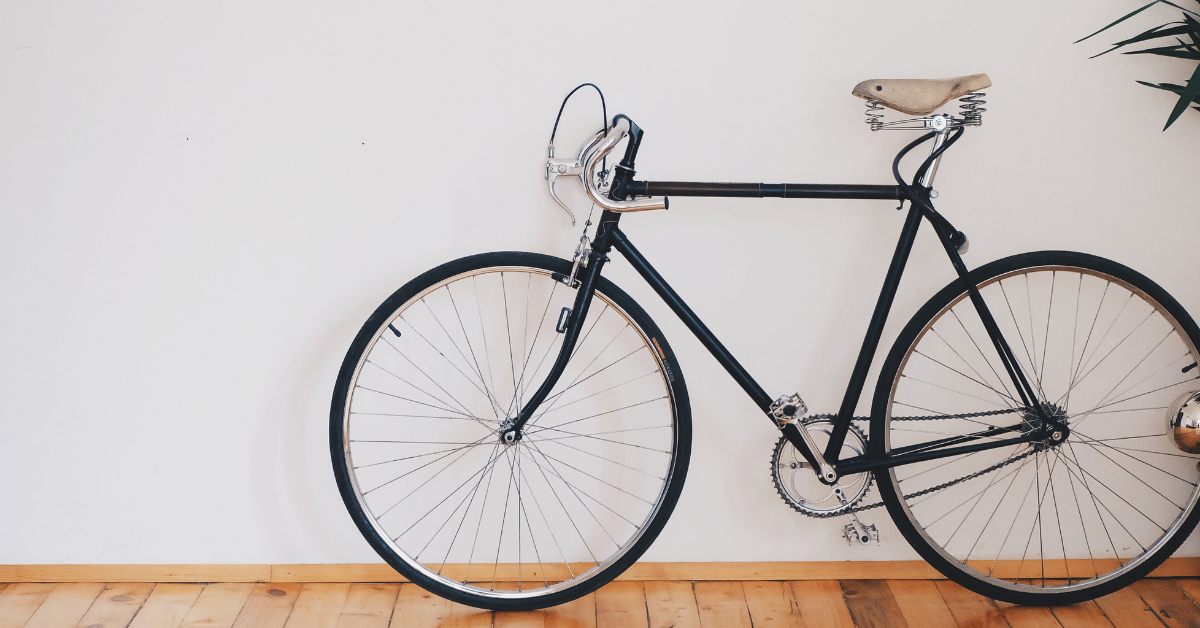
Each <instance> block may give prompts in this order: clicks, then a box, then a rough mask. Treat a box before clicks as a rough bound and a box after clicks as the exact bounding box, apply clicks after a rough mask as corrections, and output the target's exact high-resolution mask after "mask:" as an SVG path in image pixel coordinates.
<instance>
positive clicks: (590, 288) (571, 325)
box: [506, 118, 1066, 476]
mask: <svg viewBox="0 0 1200 628" xmlns="http://www.w3.org/2000/svg"><path fill="white" fill-rule="evenodd" d="M614 120H615V118H614ZM630 127H631V128H630V140H629V142H628V144H627V145H626V150H625V155H624V158H623V159H622V160H621V162H620V164H618V165H617V166H616V167H615V173H614V182H613V185H612V188H611V190H612V191H611V192H610V195H609V196H610V198H611V199H612V200H617V201H620V200H626V199H627V198H630V197H633V196H651V195H653V196H659V195H662V196H665V195H667V194H671V195H675V196H709V197H768V196H774V197H782V198H842V199H865V200H871V199H874V200H880V199H885V200H899V201H901V202H902V204H903V201H909V202H910V205H909V209H908V214H907V216H906V218H905V221H904V226H903V228H902V229H901V231H900V237H899V241H898V242H897V244H896V250H895V252H894V253H893V254H892V261H891V265H890V266H889V267H888V271H887V275H886V276H885V278H884V281H883V287H882V288H881V289H880V293H879V299H878V300H877V301H876V304H875V309H874V312H873V313H872V315H871V321H870V323H869V325H868V326H867V333H866V337H865V338H864V339H863V343H862V347H861V349H860V350H859V353H858V358H857V360H856V362H855V364H854V370H853V371H852V372H851V375H850V381H849V383H848V384H847V386H846V393H845V395H844V396H843V398H842V404H841V407H840V409H839V410H838V414H837V417H836V419H835V420H834V427H833V430H832V432H831V433H830V437H829V443H828V445H827V446H826V450H825V451H824V452H822V454H823V458H824V460H825V462H827V463H828V464H830V465H832V466H833V468H834V470H835V471H837V474H838V475H839V476H841V475H846V474H852V473H860V472H864V471H875V470H880V469H886V468H890V467H895V466H900V465H905V464H912V463H916V462H924V461H927V460H934V459H937V458H945V457H949V456H957V455H961V454H967V453H973V452H977V451H984V450H987V449H996V448H1000V447H1007V446H1010V445H1015V444H1019V443H1027V442H1032V441H1035V440H1043V439H1045V438H1046V432H1047V431H1048V430H1050V429H1061V430H1064V431H1065V430H1066V426H1065V425H1063V424H1061V423H1060V422H1058V421H1055V420H1053V419H1051V418H1049V417H1047V416H1046V413H1045V411H1044V409H1043V408H1041V406H1040V405H1039V404H1038V403H1037V402H1036V399H1037V397H1036V396H1035V394H1034V392H1033V389H1032V387H1031V386H1030V385H1029V383H1028V381H1027V380H1026V378H1025V375H1024V373H1023V372H1022V370H1021V368H1020V366H1019V365H1018V364H1017V361H1016V358H1015V356H1014V355H1013V353H1012V350H1011V349H1010V348H1009V346H1008V344H1007V342H1006V341H1005V340H1004V338H1003V336H1002V335H1001V334H1000V331H999V328H998V327H997V325H996V322H995V320H994V318H993V317H992V315H991V312H990V311H989V310H988V308H987V305H986V304H985V303H984V301H983V298H982V297H981V296H980V294H979V291H978V289H977V288H976V287H975V284H974V282H971V281H970V280H969V277H968V271H967V268H966V265H965V264H963V261H962V257H961V256H960V255H959V252H958V249H957V247H958V245H960V244H961V238H962V235H961V233H959V232H958V231H956V230H955V229H954V228H953V227H952V226H951V225H950V223H949V222H948V221H946V219H945V218H944V217H942V216H941V215H940V214H938V213H937V211H936V210H935V209H934V208H933V205H932V204H931V203H930V201H929V191H928V190H927V189H925V188H923V187H921V186H919V185H918V184H917V183H916V181H919V180H920V178H921V176H922V175H923V174H924V172H925V171H926V170H927V169H928V168H929V167H930V164H931V163H932V161H933V160H934V159H935V158H936V157H937V156H939V155H940V154H941V152H943V151H944V150H945V149H946V148H948V147H949V145H950V144H952V143H953V141H954V140H956V139H957V138H958V136H959V135H961V131H958V132H957V134H956V135H954V136H953V137H952V138H951V139H950V140H948V141H947V142H946V143H945V144H944V145H943V146H942V148H941V149H939V150H938V151H935V152H934V153H932V154H931V155H930V156H929V157H928V158H927V159H926V160H925V163H924V164H923V165H922V167H921V168H919V169H918V170H917V173H916V175H915V177H914V183H913V184H907V183H905V182H904V180H903V179H902V178H900V176H899V171H898V169H896V168H893V170H894V172H895V174H896V180H897V183H898V185H811V184H792V183H781V184H765V183H691V182H656V181H635V180H633V176H634V174H635V172H634V168H633V165H634V159H635V158H636V155H637V149H638V147H639V146H640V144H641V138H642V130H641V129H640V128H638V126H637V125H636V124H632V121H630ZM932 137H933V134H932V133H930V134H927V135H926V136H924V137H922V138H921V139H918V140H917V141H914V142H913V143H911V144H909V145H908V146H907V147H905V149H904V150H902V151H901V152H900V154H899V155H897V157H896V163H897V164H898V163H899V161H900V160H901V159H902V158H903V157H904V155H905V154H906V153H907V152H908V151H910V150H911V149H913V148H914V147H916V146H918V145H919V144H921V143H923V142H925V141H928V140H929V139H931V138H932ZM620 219H621V214H619V213H616V212H612V211H605V212H604V213H603V214H602V215H601V217H600V221H599V223H598V225H597V228H596V237H595V239H594V240H593V242H592V251H591V253H590V254H589V256H588V259H587V265H586V266H585V267H584V268H583V269H582V270H581V272H580V276H579V278H578V279H579V283H578V290H577V292H576V295H575V302H574V305H573V307H572V308H571V314H570V318H569V321H568V323H567V325H566V329H565V330H564V334H565V335H564V339H563V345H562V348H561V349H560V351H559V357H558V360H557V361H556V363H555V364H554V366H553V367H552V368H551V371H550V373H549V375H548V376H547V378H546V380H545V381H544V382H543V384H542V385H541V387H539V388H538V390H537V391H536V392H535V393H534V395H533V396H532V397H530V399H529V400H528V401H527V402H526V403H525V406H524V407H523V408H522V409H521V412H520V413H519V414H518V415H517V417H516V420H515V421H514V423H513V425H512V426H511V427H509V428H508V429H507V430H506V438H507V437H510V436H511V438H512V439H519V438H520V435H521V428H522V427H523V426H524V424H525V422H526V421H528V420H529V417H530V416H532V414H533V411H534V410H536V409H537V407H538V406H539V405H540V404H541V403H542V402H543V401H544V400H545V398H546V396H547V395H548V394H549V393H550V389H551V388H553V387H554V385H555V384H556V383H557V381H558V378H559V377H560V376H561V375H562V371H563V370H564V369H565V368H566V363H567V360H568V358H569V357H570V355H571V352H572V351H573V349H574V345H575V342H576V340H577V338H578V336H579V332H580V330H581V329H582V327H583V322H584V319H585V318H586V317H587V311H588V307H589V305H590V302H591V299H592V294H593V292H594V286H595V284H596V281H597V279H598V278H599V276H600V272H601V270H602V269H603V267H604V264H605V263H606V262H607V261H608V253H609V252H610V251H611V250H612V249H616V250H617V251H618V252H620V253H621V255H622V256H623V257H624V258H625V259H626V260H627V261H628V262H629V263H630V265H632V266H633V268H634V269H635V270H637V272H638V274H639V275H641V276H642V278H643V279H644V280H645V281H646V283H648V284H649V285H650V287H651V288H653V289H654V291H655V292H656V293H658V296H659V297H660V298H661V299H662V300H663V301H664V302H665V303H666V304H667V306H668V307H670V308H671V311H673V312H674V313H675V315H676V316H678V317H679V319H680V320H681V321H682V322H683V324H684V325H686V326H687V328H688V329H689V330H691V332H692V334H694V335H695V336H696V338H697V340H699V341H700V343H701V344H703V345H704V347H705V348H706V349H708V351H709V352H710V353H711V354H712V355H713V357H714V358H716V360H717V362H718V363H720V364H721V366H722V367H724V368H725V370H726V372H728V373H729V375H730V376H731V377H733V379H734V381H736V382H737V383H738V385H740V386H741V387H742V390H744V391H745V392H746V394H747V395H748V396H749V397H750V399H752V400H753V401H754V403H755V405H757V406H758V407H759V409H760V410H762V411H763V413H764V414H765V415H766V416H767V417H768V418H770V419H771V421H772V424H776V421H775V419H774V418H773V417H772V416H771V412H770V407H771V404H772V401H773V400H772V398H771V396H770V395H768V394H767V392H766V391H765V390H764V389H763V388H762V386H760V385H759V384H758V382H757V381H755V379H754V378H753V377H751V376H750V374H749V372H747V371H746V369H745V367H743V366H742V365H741V364H740V363H739V362H738V361H737V359H736V358H734V356H733V354H731V353H730V352H729V350H728V349H726V348H725V346H724V345H723V344H721V341H720V340H718V339H717V337H716V336H715V335H713V333H712V332H711V331H710V330H709V329H708V327H707V326H705V324H704V323H703V321H701V320H700V318H699V317H698V316H696V313H695V312H693V311H692V309H691V308H690V307H688V305H687V303H685V302H684V301H683V299H682V298H681V297H680V296H679V294H677V293H676V292H675V290H673V289H672V288H671V286H670V285H669V284H667V282H666V280H665V279H663V277H662V275H660V274H659V273H658V271H656V270H655V269H654V267H653V266H651V265H650V262H649V261H648V260H647V259H646V258H645V257H644V256H643V255H642V254H641V253H640V252H639V251H638V250H637V248H635V247H634V246H633V243H632V242H630V241H629V238H628V237H627V236H626V235H625V234H624V233H623V232H622V231H621V230H620V229H619V228H618V223H619V222H620ZM923 219H925V220H928V221H929V222H930V223H931V224H932V225H933V228H934V231H935V232H936V233H937V236H938V239H939V240H941V242H942V244H943V246H944V247H945V249H946V254H947V255H948V256H949V258H950V262H951V264H952V265H953V266H954V269H955V271H956V272H957V273H958V275H959V278H960V281H962V282H963V283H964V285H965V286H966V289H967V292H968V295H969V297H970V299H971V301H972V304H973V305H974V306H975V308H976V310H977V311H978V313H979V315H980V319H981V320H982V322H983V324H984V327H985V329H986V330H987V332H988V335H989V336H990V337H991V339H992V343H993V346H994V348H995V349H996V351H997V353H998V354H999V355H1000V359H1001V362H1002V363H1003V364H1004V367H1005V369H1006V370H1007V371H1008V375H1009V377H1010V378H1011V379H1012V382H1013V384H1014V386H1015V387H1016V389H1017V391H1018V394H1019V395H1020V397H1021V400H1022V402H1023V403H1025V404H1026V408H1025V414H1033V415H1037V416H1038V417H1039V418H1040V419H1042V421H1041V424H1042V425H1043V428H1042V429H1039V430H1030V429H1022V426H1021V425H1020V424H1018V425H1014V426H1010V427H997V428H990V429H988V430H985V431H980V432H977V433H974V434H964V435H961V436H957V437H954V438H944V439H938V440H933V441H929V442H926V443H920V444H918V445H914V446H911V447H906V448H901V449H897V450H895V451H892V452H888V453H887V454H884V455H873V454H871V453H868V454H864V455H860V456H855V457H852V458H847V459H844V460H839V459H838V454H839V453H840V452H841V449H842V444H843V442H844V441H845V437H846V433H847V432H848V431H849V429H850V424H851V421H852V420H853V414H854V410H855V408H856V407H857V406H858V403H859V400H860V399H861V397H862V391H863V387H864V386H865V385H866V380H867V372H868V371H869V370H870V367H871V363H872V362H873V361H874V357H875V354H876V352H877V350H878V348H879V341H880V339H881V338H882V336H883V328H884V325H885V323H886V322H887V318H888V315H889V313H890V312H891V308H892V303H893V301H894V299H895V296H896V292H897V289H898V288H899V285H900V278H901V276H902V275H903V274H904V268H905V265H906V264H907V262H908V257H909V253H910V252H911V251H912V246H913V243H914V242H915V241H916V237H917V231H918V229H919V228H920V226H921V222H922V220H923ZM956 240H957V241H956ZM564 279H565V278H564ZM781 430H782V432H783V434H784V435H785V436H786V437H787V439H788V440H789V441H790V442H791V443H792V444H793V445H794V446H795V447H796V449H797V450H798V451H799V452H800V453H801V454H802V455H803V456H804V458H805V459H806V460H808V462H809V463H810V464H812V465H813V468H814V469H817V468H819V462H818V458H817V456H816V455H814V453H815V452H812V451H810V450H809V448H808V446H807V445H806V444H805V442H804V440H803V437H802V436H801V434H800V430H799V429H798V428H797V427H796V426H795V424H791V423H788V424H784V425H783V426H782V428H781ZM1005 433H1015V434H1017V435H1016V436H1014V437H1013V438H1007V439H999V440H988V441H986V442H975V441H980V440H982V439H985V438H991V437H994V436H999V435H1002V434H1005Z"/></svg>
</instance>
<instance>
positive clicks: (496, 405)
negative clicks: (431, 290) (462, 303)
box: [446, 277, 500, 419]
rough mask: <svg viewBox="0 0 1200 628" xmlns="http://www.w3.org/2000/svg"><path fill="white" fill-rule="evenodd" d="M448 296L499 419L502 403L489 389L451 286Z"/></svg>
mask: <svg viewBox="0 0 1200 628" xmlns="http://www.w3.org/2000/svg"><path fill="white" fill-rule="evenodd" d="M472 279H474V277H472ZM446 294H448V295H450V305H451V307H453V308H454V318H455V319H457V320H458V328H459V329H461V330H462V333H463V339H464V340H466V341H467V350H468V351H470V352H471V362H472V363H474V365H475V373H476V374H477V375H478V376H479V382H480V383H481V384H483V388H484V391H485V392H486V393H487V397H488V401H490V402H491V404H492V411H493V412H494V413H496V418H497V419H499V418H500V415H499V412H500V401H499V400H498V399H496V395H495V394H494V393H493V392H492V389H491V388H488V385H487V380H486V379H484V377H483V367H481V366H480V365H479V357H478V356H476V355H475V347H474V346H472V345H471V336H470V334H468V333H467V326H466V324H464V323H463V319H462V314H460V313H459V311H458V302H457V301H455V300H454V292H452V291H451V290H450V284H446ZM492 387H493V388H494V387H495V385H494V384H493V386H492Z"/></svg>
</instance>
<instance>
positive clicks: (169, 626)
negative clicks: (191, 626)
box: [129, 582, 204, 628]
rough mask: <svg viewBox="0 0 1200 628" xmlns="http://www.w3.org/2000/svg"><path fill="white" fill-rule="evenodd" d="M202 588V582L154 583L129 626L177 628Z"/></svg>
mask: <svg viewBox="0 0 1200 628" xmlns="http://www.w3.org/2000/svg"><path fill="white" fill-rule="evenodd" d="M203 590H204V585H202V584H180V583H176V582H160V583H158V584H156V585H154V590H153V591H151V592H150V597H148V598H146V602H145V603H144V604H142V608H141V609H139V610H138V612H137V615H135V616H134V618H133V621H132V622H131V623H130V624H129V628H179V625H180V624H182V623H183V618H184V617H186V616H187V614H188V611H190V610H192V605H193V604H195V603H196V599H197V598H199V597H200V592H201V591H203Z"/></svg>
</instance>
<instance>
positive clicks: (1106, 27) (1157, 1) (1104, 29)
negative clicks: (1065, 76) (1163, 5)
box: [1075, 0, 1186, 43]
mask: <svg viewBox="0 0 1200 628" xmlns="http://www.w3.org/2000/svg"><path fill="white" fill-rule="evenodd" d="M1163 1H1164V0H1154V2H1151V3H1150V4H1147V5H1146V6H1144V7H1142V8H1140V9H1138V10H1136V11H1134V12H1133V13H1128V14H1126V15H1125V17H1123V18H1121V19H1119V20H1117V21H1115V22H1113V23H1112V24H1109V25H1108V26H1105V27H1104V28H1102V29H1100V30H1098V31H1096V32H1094V33H1092V34H1091V35H1088V36H1087V37H1084V38H1083V39H1077V40H1075V43H1079V42H1081V41H1084V40H1086V39H1091V38H1093V37H1095V36H1096V35H1099V34H1100V33H1103V32H1104V31H1106V30H1108V29H1110V28H1112V27H1114V26H1116V25H1117V24H1120V23H1121V22H1124V21H1125V20H1128V19H1129V18H1131V17H1133V16H1135V15H1137V14H1138V13H1141V12H1142V11H1145V10H1146V9H1149V8H1150V7H1152V6H1154V5H1156V4H1158V3H1159V2H1163ZM1185 10H1186V9H1185Z"/></svg>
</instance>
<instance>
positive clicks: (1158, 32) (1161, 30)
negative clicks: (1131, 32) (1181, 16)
mask: <svg viewBox="0 0 1200 628" xmlns="http://www.w3.org/2000/svg"><path fill="white" fill-rule="evenodd" d="M1172 24H1183V22H1168V23H1166V24H1163V25H1161V26H1155V27H1154V28H1152V29H1150V30H1148V31H1145V32H1143V33H1141V34H1138V35H1135V36H1133V37H1130V38H1129V39H1126V40H1124V41H1119V42H1117V43H1115V44H1113V45H1112V48H1109V49H1108V50H1105V51H1104V52H1101V53H1100V54H1097V55H1092V56H1091V57H1090V58H1092V59H1095V58H1096V57H1102V56H1104V55H1106V54H1108V53H1110V52H1112V51H1114V50H1116V49H1118V48H1121V47H1124V46H1129V45H1131V44H1137V43H1141V42H1143V41H1149V40H1151V39H1158V38H1160V37H1173V36H1175V35H1187V34H1190V33H1191V29H1189V28H1188V27H1187V26H1186V25H1183V26H1174V27H1171V28H1167V27H1168V26H1171V25H1172Z"/></svg>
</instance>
